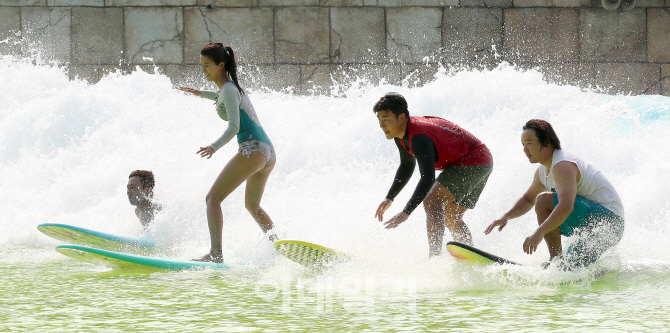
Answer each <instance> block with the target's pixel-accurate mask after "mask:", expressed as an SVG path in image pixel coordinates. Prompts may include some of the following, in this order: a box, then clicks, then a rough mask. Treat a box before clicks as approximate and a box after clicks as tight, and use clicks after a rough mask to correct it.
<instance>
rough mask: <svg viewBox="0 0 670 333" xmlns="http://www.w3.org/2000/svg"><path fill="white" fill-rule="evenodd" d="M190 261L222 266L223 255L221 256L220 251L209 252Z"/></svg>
mask: <svg viewBox="0 0 670 333" xmlns="http://www.w3.org/2000/svg"><path fill="white" fill-rule="evenodd" d="M191 261H204V262H215V263H217V264H223V254H221V250H210V251H209V253H207V254H205V255H204V256H202V257H200V258H196V259H191Z"/></svg>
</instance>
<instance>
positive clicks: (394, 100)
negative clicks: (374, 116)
mask: <svg viewBox="0 0 670 333" xmlns="http://www.w3.org/2000/svg"><path fill="white" fill-rule="evenodd" d="M372 111H374V113H377V112H379V111H391V112H392V113H393V114H394V115H395V116H396V117H399V116H400V115H401V114H403V113H404V114H405V116H406V117H407V118H409V111H408V110H407V101H406V100H405V97H402V95H400V94H398V93H394V92H390V93H388V94H386V95H384V96H383V97H382V98H380V99H379V101H377V103H376V104H375V106H374V107H373V108H372Z"/></svg>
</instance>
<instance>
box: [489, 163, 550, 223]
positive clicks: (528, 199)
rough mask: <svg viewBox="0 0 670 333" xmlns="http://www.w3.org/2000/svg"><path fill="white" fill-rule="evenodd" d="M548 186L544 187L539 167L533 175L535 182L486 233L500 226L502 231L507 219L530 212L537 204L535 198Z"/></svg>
mask: <svg viewBox="0 0 670 333" xmlns="http://www.w3.org/2000/svg"><path fill="white" fill-rule="evenodd" d="M546 190H547V188H546V187H544V185H543V184H542V182H541V181H540V169H539V168H538V169H537V170H535V175H534V176H533V182H532V183H531V184H530V186H529V187H528V189H527V190H526V193H524V194H523V195H522V196H521V197H520V198H519V199H518V200H517V201H516V203H514V205H513V206H512V208H510V210H509V211H507V213H505V214H503V216H501V217H500V218H499V219H497V220H495V221H493V223H491V224H490V225H489V226H488V227H487V228H486V230H485V231H484V234H487V235H488V234H489V233H491V231H492V230H493V228H495V227H497V226H499V228H498V231H501V230H502V229H503V228H504V227H505V226H506V225H507V221H508V220H511V219H515V218H517V217H519V216H522V215H524V214H526V213H528V211H529V210H531V208H533V206H535V198H536V197H537V195H538V194H540V193H542V192H544V191H546Z"/></svg>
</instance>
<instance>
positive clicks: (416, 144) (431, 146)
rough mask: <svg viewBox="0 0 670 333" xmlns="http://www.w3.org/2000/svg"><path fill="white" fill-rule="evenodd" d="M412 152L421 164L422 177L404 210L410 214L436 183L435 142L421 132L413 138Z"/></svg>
mask: <svg viewBox="0 0 670 333" xmlns="http://www.w3.org/2000/svg"><path fill="white" fill-rule="evenodd" d="M412 152H413V153H414V156H415V157H416V161H417V164H419V172H420V173H421V179H420V180H419V183H418V184H417V185H416V188H415V189H414V193H413V194H412V197H411V198H409V201H408V202H407V205H406V206H405V209H403V210H402V211H403V212H405V214H407V215H410V214H412V212H413V211H414V209H416V207H418V206H419V204H420V203H421V202H422V201H423V199H425V198H426V196H427V195H428V192H430V190H431V189H432V188H433V185H434V184H435V159H436V158H435V143H434V142H433V140H432V139H431V138H430V137H429V136H427V135H425V134H419V135H415V136H414V137H413V138H412Z"/></svg>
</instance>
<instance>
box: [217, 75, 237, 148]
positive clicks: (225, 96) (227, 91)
mask: <svg viewBox="0 0 670 333" xmlns="http://www.w3.org/2000/svg"><path fill="white" fill-rule="evenodd" d="M240 100H241V96H240V93H239V91H238V90H237V88H236V87H235V86H234V85H231V84H224V85H223V87H222V88H221V92H220V98H219V103H223V106H224V107H225V108H226V115H227V116H228V128H226V130H225V131H224V132H223V135H221V137H220V138H219V139H218V140H216V141H215V142H214V143H212V144H211V145H210V146H211V147H212V149H213V150H214V151H215V152H216V151H217V150H219V148H221V147H223V146H224V145H225V144H226V143H228V142H229V141H230V140H231V139H232V138H234V137H235V135H237V133H238V132H239V131H240Z"/></svg>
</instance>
